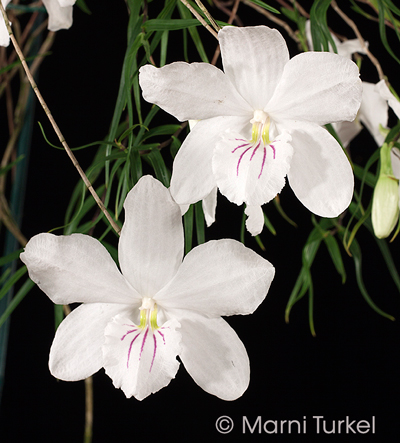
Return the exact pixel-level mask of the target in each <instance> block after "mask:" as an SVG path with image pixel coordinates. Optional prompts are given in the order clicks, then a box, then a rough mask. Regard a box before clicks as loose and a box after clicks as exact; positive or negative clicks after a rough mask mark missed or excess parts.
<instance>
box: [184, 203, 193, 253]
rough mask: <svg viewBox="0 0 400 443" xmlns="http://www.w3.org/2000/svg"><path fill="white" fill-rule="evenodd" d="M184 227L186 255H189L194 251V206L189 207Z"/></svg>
mask: <svg viewBox="0 0 400 443" xmlns="http://www.w3.org/2000/svg"><path fill="white" fill-rule="evenodd" d="M183 226H184V229H185V254H187V253H188V252H189V251H190V250H191V249H192V241H193V205H190V206H189V209H188V210H187V211H186V213H185V215H184V216H183Z"/></svg>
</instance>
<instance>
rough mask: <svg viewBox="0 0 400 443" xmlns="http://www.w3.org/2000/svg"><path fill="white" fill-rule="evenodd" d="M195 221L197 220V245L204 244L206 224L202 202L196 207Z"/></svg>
mask: <svg viewBox="0 0 400 443" xmlns="http://www.w3.org/2000/svg"><path fill="white" fill-rule="evenodd" d="M194 212H195V219H196V237H197V244H198V245H201V244H203V243H204V242H205V241H206V239H205V223H204V213H203V206H202V202H201V201H199V202H197V203H196V204H195V205H194Z"/></svg>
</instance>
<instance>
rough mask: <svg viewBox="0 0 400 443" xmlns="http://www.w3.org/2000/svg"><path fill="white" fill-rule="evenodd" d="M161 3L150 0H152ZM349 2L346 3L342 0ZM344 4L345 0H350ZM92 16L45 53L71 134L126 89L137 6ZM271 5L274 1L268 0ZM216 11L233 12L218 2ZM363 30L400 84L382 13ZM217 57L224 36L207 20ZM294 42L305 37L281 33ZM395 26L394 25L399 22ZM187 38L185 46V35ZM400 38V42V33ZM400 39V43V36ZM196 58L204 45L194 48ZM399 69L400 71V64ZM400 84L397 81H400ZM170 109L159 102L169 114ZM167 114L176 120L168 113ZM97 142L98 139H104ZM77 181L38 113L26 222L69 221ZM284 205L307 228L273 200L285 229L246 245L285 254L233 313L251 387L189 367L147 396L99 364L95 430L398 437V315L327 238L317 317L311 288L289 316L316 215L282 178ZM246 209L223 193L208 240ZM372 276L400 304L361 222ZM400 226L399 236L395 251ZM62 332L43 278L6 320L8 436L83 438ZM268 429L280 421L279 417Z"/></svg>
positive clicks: (101, 118) (33, 228) (87, 155)
mask: <svg viewBox="0 0 400 443" xmlns="http://www.w3.org/2000/svg"><path fill="white" fill-rule="evenodd" d="M157 3H161V2H157V1H156V2H153V3H151V4H150V5H149V11H150V13H151V12H152V10H156V9H157ZM339 3H343V2H339ZM345 3H347V2H345ZM87 4H88V6H89V7H90V9H91V10H92V13H93V14H92V15H91V16H88V15H85V14H84V13H82V12H81V11H80V10H79V9H77V8H75V10H74V24H73V26H72V28H71V29H70V30H68V31H60V32H59V33H58V34H57V38H56V41H55V44H54V46H53V48H52V52H53V53H52V55H51V56H49V57H47V59H46V60H45V61H44V63H43V65H42V67H41V70H40V78H39V87H40V89H41V91H42V93H43V95H44V97H45V99H46V101H47V103H48V105H49V108H50V109H51V110H52V112H53V115H54V117H55V119H56V121H57V122H58V124H59V126H60V127H61V130H62V131H63V133H64V136H65V138H66V140H67V141H68V143H69V144H70V146H79V145H83V144H85V143H90V142H92V141H95V140H100V139H102V138H103V137H104V136H105V135H106V132H107V128H108V127H109V123H110V121H111V117H112V114H113V109H114V104H115V100H116V96H117V91H118V85H119V78H120V71H121V66H122V60H123V56H124V52H125V47H126V25H127V18H128V16H127V13H126V7H125V3H124V2H123V1H122V0H120V1H113V2H110V1H105V0H103V1H93V0H92V1H90V0H88V1H87ZM271 4H273V3H272V2H271ZM239 12H240V13H241V17H242V19H244V20H245V24H267V25H269V26H272V27H274V25H273V24H271V23H270V22H267V21H266V20H265V19H264V18H262V17H261V16H259V15H255V14H253V15H251V11H250V9H249V8H247V7H246V6H244V5H241V7H240V10H239ZM214 15H215V16H216V17H217V18H220V19H222V20H226V17H225V16H224V15H223V14H221V13H220V12H218V11H216V12H215V14H214ZM330 18H331V19H332V24H333V25H335V26H336V28H335V30H336V29H337V30H339V32H342V33H344V34H346V35H347V36H348V37H349V38H353V35H352V33H351V30H349V29H348V28H346V27H345V26H343V25H342V24H341V22H340V20H339V19H338V18H337V17H336V16H334V15H333V14H331V15H330ZM360 27H361V30H362V32H363V35H364V36H365V37H366V38H367V40H369V42H370V49H371V51H372V52H373V53H374V54H376V55H377V56H378V57H379V58H380V60H381V61H382V62H383V63H382V64H383V69H384V72H385V73H386V74H387V75H388V76H389V80H390V81H391V82H392V83H393V84H394V86H395V88H396V83H395V80H396V78H395V77H396V72H398V69H399V67H398V65H396V62H394V61H393V60H391V59H390V58H389V57H388V56H387V55H386V53H385V52H384V49H383V47H382V45H381V43H380V39H379V37H378V25H377V24H374V23H371V22H368V21H367V20H363V19H361V20H360ZM199 32H201V33H202V35H204V36H205V41H206V42H207V45H208V46H206V50H207V52H208V54H209V55H210V56H212V54H213V52H214V48H215V41H214V40H213V38H212V37H208V35H207V33H206V31H205V30H204V31H203V30H202V29H199ZM282 33H283V35H284V37H285V38H286V39H287V41H288V44H289V46H290V51H291V55H295V53H296V47H295V46H294V44H292V42H291V41H290V39H289V38H288V36H287V35H286V34H285V32H283V31H282ZM389 34H391V33H389ZM174 38H176V39H177V48H180V47H181V46H180V40H179V39H180V37H179V35H178V33H177V36H176V37H174ZM392 41H393V42H394V44H393V48H394V49H395V50H396V46H395V45H396V41H395V40H392ZM397 48H398V42H397ZM192 57H193V58H192V61H198V60H199V59H198V56H197V54H196V53H195V52H192ZM180 58H181V53H180V50H179V49H177V50H176V52H171V53H170V55H169V58H168V61H169V62H172V61H174V60H178V59H180ZM395 70H396V71H395ZM362 73H363V79H364V80H368V81H372V82H377V81H378V80H379V79H378V77H377V74H376V71H375V70H374V69H373V67H372V66H371V65H370V63H369V62H368V61H365V64H364V65H363V71H362ZM397 86H400V85H397ZM160 114H161V113H160ZM163 118H165V121H168V122H170V121H171V122H172V121H173V119H171V118H170V117H169V116H166V115H165V114H164V115H163ZM36 120H39V121H41V122H42V123H43V124H44V127H45V130H46V134H47V136H48V137H49V138H50V140H51V141H53V142H54V143H57V142H56V137H55V135H53V134H52V132H51V127H50V125H49V124H48V123H47V121H46V118H45V114H44V112H43V111H42V110H41V109H39V107H38V108H37V112H36ZM94 149H95V148H94ZM352 149H353V150H352V153H353V158H355V159H356V161H358V162H361V163H362V162H365V161H366V160H367V159H368V158H369V156H370V155H371V154H372V152H373V150H374V149H375V146H374V142H373V140H372V138H371V137H370V136H369V135H368V134H367V132H366V131H363V134H361V135H360V136H359V137H358V138H357V139H356V140H355V142H354V143H353V144H352ZM91 155H92V153H91V152H87V151H79V152H78V154H77V157H78V160H79V161H80V163H81V165H82V166H83V168H85V167H86V166H88V165H89V163H90V160H91ZM77 180H78V176H77V173H76V171H75V169H74V167H73V166H72V164H71V162H70V161H69V159H68V157H67V155H66V154H65V153H64V152H62V151H57V150H55V149H53V148H51V147H49V146H48V145H47V144H46V142H45V141H44V140H43V137H42V135H41V133H40V131H39V130H38V128H37V126H36V125H35V130H34V138H33V146H32V153H31V159H30V169H29V176H28V188H27V189H28V191H27V196H26V205H25V212H24V221H23V226H22V230H23V232H24V234H25V235H26V236H27V237H28V238H30V237H31V236H33V235H35V234H37V233H39V232H45V231H47V230H50V229H52V228H54V227H56V226H60V225H62V224H63V216H64V211H65V207H66V202H67V201H68V200H69V198H70V195H71V192H72V189H73V187H74V185H75V183H76V182H77ZM281 201H282V205H283V207H284V208H285V210H286V211H287V213H288V215H289V216H290V217H291V218H293V219H295V220H296V222H297V223H298V228H293V227H291V226H290V225H288V224H287V223H286V222H285V221H284V220H282V218H281V217H280V216H279V215H278V214H277V212H276V210H275V208H274V207H273V205H272V204H270V205H268V206H267V207H266V213H267V215H268V216H269V217H270V219H271V221H272V222H273V224H274V226H275V227H276V229H277V232H278V233H277V236H276V237H274V236H272V235H271V234H270V233H269V232H268V231H267V230H266V229H265V230H264V232H263V234H262V240H263V242H264V244H265V245H266V252H262V251H260V249H259V248H258V246H257V244H256V243H255V241H254V240H253V239H252V238H251V237H250V236H249V235H247V236H246V242H247V245H248V246H250V247H252V248H253V249H255V250H256V251H257V252H259V253H260V254H261V255H263V256H264V257H265V258H267V259H268V260H270V261H271V262H272V263H273V264H274V266H275V267H276V277H275V279H274V281H273V284H272V287H271V289H270V291H269V294H268V296H267V298H266V300H265V302H264V303H263V304H262V305H261V306H260V307H259V308H258V310H257V311H256V312H255V313H254V314H253V315H251V316H237V317H231V318H228V319H227V321H228V322H229V323H230V324H231V325H232V326H233V327H234V329H235V330H236V332H237V333H238V335H239V337H240V338H241V339H242V341H243V342H244V344H245V346H246V348H247V351H248V354H249V357H250V362H251V381H250V386H249V388H248V390H247V391H246V392H245V394H244V395H243V397H241V398H240V399H238V400H236V401H234V402H225V401H222V400H220V399H218V398H216V397H213V396H211V395H209V394H207V393H205V392H204V391H202V389H201V388H199V387H198V386H197V385H196V384H195V383H194V381H193V380H192V379H191V378H190V376H189V375H188V374H187V373H186V371H185V369H184V367H183V366H182V365H181V368H180V369H179V371H178V374H177V376H176V379H174V380H172V381H171V383H170V385H169V386H168V387H166V388H164V389H162V390H161V391H160V392H158V393H157V394H154V395H151V396H150V397H148V398H146V399H145V400H144V401H142V402H139V401H137V400H135V399H134V398H131V399H126V398H125V396H124V394H123V392H122V391H120V390H117V389H115V388H114V387H113V385H112V382H111V380H110V379H109V378H108V377H107V376H106V375H105V374H104V371H103V370H101V371H100V372H99V373H97V374H95V375H94V428H93V432H94V433H93V442H95V443H96V442H115V441H118V440H123V441H129V442H131V441H132V442H133V441H138V440H141V441H144V440H145V439H151V440H152V441H157V440H160V441H172V440H178V441H191V439H194V438H198V439H215V440H217V441H228V440H231V441H232V440H233V441H247V440H251V441H253V440H267V441H277V442H283V441H285V442H286V441H296V442H301V441H314V440H315V441H321V442H325V441H335V442H336V441H366V442H368V441H378V440H379V441H380V442H381V441H393V440H394V438H395V437H396V436H398V434H399V432H400V425H399V394H400V392H399V374H400V371H399V369H400V366H399V362H398V347H399V346H398V344H399V324H398V321H395V322H392V321H390V320H387V319H385V318H383V317H381V316H379V315H378V314H376V313H375V312H374V311H372V309H371V308H370V307H369V306H368V305H367V304H366V302H365V301H364V300H363V298H362V296H361V294H360V292H359V291H358V287H357V284H356V280H355V273H354V265H353V261H352V259H351V258H349V257H347V256H345V254H344V255H343V259H344V262H345V266H346V270H347V274H348V275H347V282H346V284H345V285H342V283H341V279H340V276H339V275H338V274H337V273H336V271H335V270H334V268H333V265H332V263H331V262H330V259H329V255H328V253H327V251H326V249H325V247H324V246H322V247H321V250H320V251H319V253H318V255H317V258H316V260H315V262H314V265H313V268H312V275H313V278H314V293H315V327H316V332H317V336H316V337H315V338H314V337H312V336H311V334H310V332H309V328H308V317H307V315H308V314H307V309H308V305H307V301H306V299H304V300H302V301H301V302H299V303H298V304H297V305H296V306H295V307H294V308H293V311H292V314H291V318H290V323H289V324H286V323H285V321H284V310H285V306H286V302H287V299H288V297H289V294H290V292H291V290H292V288H293V285H294V283H295V280H296V278H297V275H298V272H299V270H300V267H301V248H302V245H303V244H304V242H305V240H306V238H307V236H308V234H309V232H310V230H311V226H312V225H311V221H310V214H309V213H308V211H307V210H306V209H305V208H304V207H303V206H302V205H301V203H300V202H298V201H297V199H296V198H295V197H294V195H293V193H292V191H291V189H290V188H289V187H288V186H286V187H285V188H284V190H283V192H282V194H281ZM241 214H242V212H241V209H240V208H237V207H235V206H234V205H233V204H230V203H228V202H227V201H226V200H225V198H224V197H222V196H219V200H218V209H217V222H216V223H215V224H214V225H213V226H212V227H211V228H210V229H208V230H207V231H206V235H207V240H209V239H212V238H221V237H222V236H227V237H233V238H236V239H238V235H239V230H240V221H241ZM358 239H359V241H360V244H361V247H362V251H363V259H364V273H363V275H364V279H365V284H366V286H367V288H368V291H369V293H370V294H371V295H372V298H373V299H374V301H375V302H376V303H377V304H378V305H379V307H380V308H382V309H383V310H384V311H386V312H389V313H390V314H392V315H393V316H394V317H396V318H398V317H400V296H399V293H398V291H397V289H396V287H395V285H394V284H393V282H392V280H391V278H390V276H389V273H388V271H387V269H386V268H385V266H384V264H383V261H382V259H381V256H380V252H379V250H378V248H377V246H376V243H375V242H374V241H373V239H372V237H371V236H370V235H369V234H368V233H367V232H366V230H365V229H364V228H362V229H361V230H360V232H359V236H358ZM399 241H400V240H399V239H397V240H396V241H395V242H394V243H393V244H392V245H391V250H392V253H393V254H394V258H395V261H396V263H398V261H399ZM53 336H54V323H53V305H52V303H51V302H50V301H49V300H48V298H47V297H46V296H45V295H44V294H43V293H42V292H41V291H40V290H38V289H36V288H34V290H32V292H31V293H30V294H29V295H28V296H27V297H26V299H25V300H24V301H23V303H22V304H21V305H20V306H19V307H18V309H17V310H16V311H15V312H14V314H13V316H12V321H11V328H10V341H9V353H8V360H7V369H6V383H5V387H4V393H3V398H2V404H1V409H0V441H1V442H2V443H3V442H4V443H6V442H7V443H8V442H32V441H42V442H79V441H82V439H83V428H84V407H85V405H84V395H85V392H84V383H83V382H75V383H66V382H59V381H57V380H55V379H54V378H53V377H52V376H51V375H50V373H49V371H48V367H47V360H48V352H49V348H50V345H51V342H52V339H53ZM222 415H227V416H230V417H231V418H232V419H233V421H234V423H235V426H234V429H233V431H232V432H231V433H229V434H226V435H222V434H219V433H218V432H217V430H216V428H215V422H216V420H217V419H218V417H220V416H222ZM243 416H246V417H247V418H248V420H249V422H250V423H254V422H255V420H256V418H257V417H258V416H261V420H262V422H265V421H266V420H299V421H303V417H306V422H307V428H306V433H305V434H304V433H301V434H300V435H298V434H297V432H296V431H292V434H289V433H288V431H287V427H285V428H284V431H283V433H282V434H281V433H278V434H270V435H269V434H266V433H264V432H262V433H261V434H258V429H257V431H256V432H255V433H254V434H250V433H249V431H248V430H247V433H246V434H244V435H243V433H242V417H243ZM313 416H324V417H325V419H326V420H327V426H328V428H330V427H331V421H332V420H336V421H338V420H344V419H345V418H346V416H348V417H350V419H351V420H354V419H355V420H368V421H371V419H372V416H375V421H376V434H375V435H371V434H365V435H360V434H359V435H351V434H345V433H342V434H334V435H321V434H320V435H317V434H316V433H315V421H314V420H313V418H312V417H313ZM269 429H271V427H269Z"/></svg>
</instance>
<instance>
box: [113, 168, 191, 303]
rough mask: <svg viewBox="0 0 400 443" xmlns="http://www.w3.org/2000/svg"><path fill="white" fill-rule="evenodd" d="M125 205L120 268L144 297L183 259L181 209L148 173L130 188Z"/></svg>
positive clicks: (158, 286) (119, 248)
mask: <svg viewBox="0 0 400 443" xmlns="http://www.w3.org/2000/svg"><path fill="white" fill-rule="evenodd" d="M124 208H125V222H124V225H123V227H122V231H121V238H120V241H119V245H118V253H119V262H120V266H121V270H122V273H123V274H124V276H125V277H126V279H127V280H128V281H129V282H130V283H131V285H132V286H133V287H134V288H135V289H136V290H137V291H138V292H139V293H140V294H141V295H142V296H143V297H144V296H146V297H151V296H152V295H154V294H155V293H156V292H158V291H159V290H160V289H161V288H162V287H163V286H165V285H166V284H167V283H168V282H169V281H170V280H171V279H172V277H173V276H174V275H175V273H176V271H177V269H178V267H179V265H180V264H181V262H182V258H183V243H184V239H183V226H182V216H181V211H180V208H179V206H178V205H177V204H176V203H175V202H174V201H173V200H172V198H171V194H170V192H169V190H168V189H167V188H165V187H164V186H163V185H162V184H161V183H160V182H159V181H158V180H156V179H154V178H153V177H151V176H149V175H147V176H144V177H142V178H141V179H140V180H139V181H138V183H137V184H136V185H135V187H134V188H133V189H132V190H131V191H130V192H129V194H128V195H127V197H126V199H125V203H124Z"/></svg>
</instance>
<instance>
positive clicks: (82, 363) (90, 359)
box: [49, 303, 133, 381]
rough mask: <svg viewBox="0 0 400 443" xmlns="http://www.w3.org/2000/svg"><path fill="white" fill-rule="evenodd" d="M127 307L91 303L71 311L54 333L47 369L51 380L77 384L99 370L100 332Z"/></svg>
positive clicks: (100, 366) (128, 309)
mask: <svg viewBox="0 0 400 443" xmlns="http://www.w3.org/2000/svg"><path fill="white" fill-rule="evenodd" d="M132 309H133V308H132V306H130V305H120V304H114V303H110V304H106V303H91V304H84V305H81V306H79V307H78V308H76V309H74V310H73V311H72V312H71V313H70V314H69V315H67V317H66V318H65V319H64V320H63V321H62V323H61V324H60V326H59V327H58V329H57V331H56V335H55V337H54V340H53V344H52V345H51V349H50V358H49V368H50V372H51V373H52V375H54V377H57V378H58V379H60V380H65V381H77V380H83V379H84V378H87V377H90V376H91V375H93V374H94V373H95V372H97V371H98V370H99V369H100V368H102V367H103V353H102V350H101V347H102V346H103V343H104V329H105V327H106V325H107V323H108V322H109V321H110V320H111V319H112V318H113V317H114V316H115V315H117V314H119V313H124V315H127V314H128V312H129V311H130V310H132Z"/></svg>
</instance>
